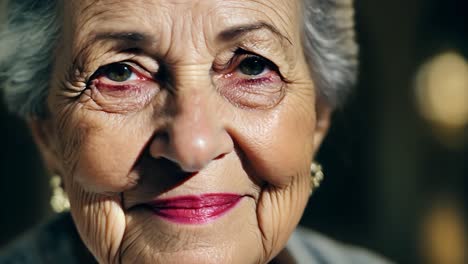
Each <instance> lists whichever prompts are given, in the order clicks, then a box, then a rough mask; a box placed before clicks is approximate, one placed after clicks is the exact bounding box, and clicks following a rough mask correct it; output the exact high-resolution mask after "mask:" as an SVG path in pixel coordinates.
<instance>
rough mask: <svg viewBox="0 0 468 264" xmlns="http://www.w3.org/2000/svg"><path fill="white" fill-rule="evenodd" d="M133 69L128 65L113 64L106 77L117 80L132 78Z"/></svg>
mask: <svg viewBox="0 0 468 264" xmlns="http://www.w3.org/2000/svg"><path fill="white" fill-rule="evenodd" d="M131 75H132V71H131V70H130V68H129V67H128V66H127V65H124V64H112V65H109V67H108V68H107V71H106V77H107V78H109V79H111V80H112V81H116V82H124V81H126V80H128V79H129V78H130V76H131Z"/></svg>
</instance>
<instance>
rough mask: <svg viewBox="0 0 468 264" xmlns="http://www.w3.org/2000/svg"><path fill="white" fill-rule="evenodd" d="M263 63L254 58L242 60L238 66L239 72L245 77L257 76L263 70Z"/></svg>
mask: <svg viewBox="0 0 468 264" xmlns="http://www.w3.org/2000/svg"><path fill="white" fill-rule="evenodd" d="M265 67H266V65H265V62H264V61H263V60H262V59H259V58H256V57H250V58H247V59H245V60H243V61H242V62H241V63H240V65H239V69H240V71H241V72H242V73H243V74H245V75H259V74H261V73H262V72H263V71H264V70H265Z"/></svg>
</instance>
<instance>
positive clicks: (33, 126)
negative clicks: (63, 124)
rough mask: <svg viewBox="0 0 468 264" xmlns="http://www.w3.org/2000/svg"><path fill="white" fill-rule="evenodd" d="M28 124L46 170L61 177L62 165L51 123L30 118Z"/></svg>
mask: <svg viewBox="0 0 468 264" xmlns="http://www.w3.org/2000/svg"><path fill="white" fill-rule="evenodd" d="M27 124H28V126H29V128H30V130H31V134H32V137H33V140H34V142H35V143H36V146H37V147H38V150H39V152H40V154H41V156H42V159H43V161H44V163H45V166H46V168H47V169H48V170H49V172H50V173H52V174H59V175H60V172H61V170H60V165H59V164H60V163H59V162H58V155H57V151H56V147H55V140H54V138H55V136H54V129H53V126H52V124H51V121H48V120H44V119H38V118H29V119H28V120H27Z"/></svg>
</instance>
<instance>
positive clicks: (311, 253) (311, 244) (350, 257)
mask: <svg viewBox="0 0 468 264" xmlns="http://www.w3.org/2000/svg"><path fill="white" fill-rule="evenodd" d="M286 248H287V249H288V251H289V253H290V254H291V255H292V256H293V258H294V259H295V260H296V263H297V264H329V263H330V264H332V263H333V264H335V263H336V264H391V263H392V262H390V261H388V260H385V259H384V258H382V257H380V256H377V255H375V254H373V253H371V252H369V251H367V250H365V249H362V248H358V247H354V246H349V245H345V244H341V243H339V242H336V241H333V240H332V239H330V238H327V237H325V236H323V235H321V234H318V233H316V232H314V231H311V230H309V229H305V228H303V227H298V228H296V230H295V231H294V233H293V234H292V235H291V237H290V238H289V241H288V243H287V245H286Z"/></svg>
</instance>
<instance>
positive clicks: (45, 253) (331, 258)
mask: <svg viewBox="0 0 468 264" xmlns="http://www.w3.org/2000/svg"><path fill="white" fill-rule="evenodd" d="M286 247H287V249H288V251H289V253H290V254H291V255H292V256H293V258H294V259H295V260H296V262H297V264H370V263H371V264H374V263H375V264H387V263H390V262H388V261H385V260H383V259H382V258H380V257H377V256H375V255H373V254H371V253H369V252H367V251H365V250H363V249H358V248H355V247H351V246H346V245H342V244H340V243H338V242H335V241H332V240H331V239H329V238H326V237H324V236H322V235H319V234H317V233H315V232H313V231H310V230H307V229H305V228H301V227H299V228H297V229H296V231H295V232H294V233H293V234H292V236H291V238H290V239H289V241H288V244H287V246H286ZM83 249H85V247H84V245H83V244H82V242H81V240H80V238H79V236H78V233H77V231H76V229H75V225H74V223H73V220H72V218H71V216H70V214H61V215H58V216H57V217H56V218H55V219H53V220H52V221H50V222H48V223H46V224H45V225H42V226H40V227H38V228H36V229H34V230H32V231H31V232H29V233H27V234H26V235H24V236H23V237H21V238H20V239H18V240H16V241H15V242H13V243H12V244H11V245H10V246H9V247H7V248H6V249H4V250H2V251H0V264H54V263H66V264H78V263H80V264H81V263H83V262H82V261H79V260H78V259H81V258H79V257H80V256H82V255H83V254H84V255H85V256H84V259H88V258H91V255H90V253H89V252H87V250H83ZM94 263H95V262H94Z"/></svg>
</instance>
